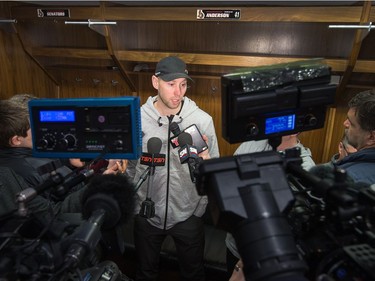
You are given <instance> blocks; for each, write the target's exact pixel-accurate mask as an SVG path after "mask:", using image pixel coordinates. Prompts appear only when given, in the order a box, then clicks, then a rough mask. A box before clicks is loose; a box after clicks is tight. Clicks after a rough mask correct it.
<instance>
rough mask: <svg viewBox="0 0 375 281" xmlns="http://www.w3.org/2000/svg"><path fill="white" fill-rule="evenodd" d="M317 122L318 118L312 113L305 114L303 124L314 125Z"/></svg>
mask: <svg viewBox="0 0 375 281" xmlns="http://www.w3.org/2000/svg"><path fill="white" fill-rule="evenodd" d="M317 123H318V119H316V117H315V116H314V115H312V114H308V115H306V117H305V125H308V126H316V124H317Z"/></svg>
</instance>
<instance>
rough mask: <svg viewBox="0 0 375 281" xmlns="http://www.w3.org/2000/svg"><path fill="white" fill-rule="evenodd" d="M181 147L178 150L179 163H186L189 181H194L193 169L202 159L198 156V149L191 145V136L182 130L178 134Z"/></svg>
mask: <svg viewBox="0 0 375 281" xmlns="http://www.w3.org/2000/svg"><path fill="white" fill-rule="evenodd" d="M178 143H179V144H180V146H181V148H180V149H179V150H178V155H179V157H180V162H181V164H184V163H188V166H189V172H190V178H191V181H192V182H194V183H195V170H196V169H197V166H198V164H199V163H200V162H201V161H202V160H203V159H202V158H201V157H199V156H198V149H197V148H196V147H195V146H193V138H192V137H191V135H190V134H188V133H186V132H182V133H181V134H180V135H179V136H178Z"/></svg>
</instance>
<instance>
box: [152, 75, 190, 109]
mask: <svg viewBox="0 0 375 281" xmlns="http://www.w3.org/2000/svg"><path fill="white" fill-rule="evenodd" d="M154 87H155V85H154ZM187 87H188V84H187V81H186V78H177V79H175V80H172V81H169V82H166V81H163V80H162V79H157V86H156V87H155V88H156V89H157V90H158V92H159V100H160V101H161V102H162V104H163V106H164V107H167V108H168V109H172V110H173V109H179V107H180V105H181V101H182V99H183V97H184V96H185V94H186V90H187Z"/></svg>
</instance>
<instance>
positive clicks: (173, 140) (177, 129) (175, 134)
mask: <svg viewBox="0 0 375 281" xmlns="http://www.w3.org/2000/svg"><path fill="white" fill-rule="evenodd" d="M169 129H170V131H171V132H172V134H173V137H171V138H170V142H171V145H172V147H173V148H176V147H178V146H179V144H178V135H179V134H180V133H181V130H180V126H178V124H177V123H176V122H172V123H171V125H170V126H169Z"/></svg>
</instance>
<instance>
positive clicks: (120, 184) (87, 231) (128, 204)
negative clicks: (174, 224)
mask: <svg viewBox="0 0 375 281" xmlns="http://www.w3.org/2000/svg"><path fill="white" fill-rule="evenodd" d="M134 199H135V198H134V188H133V185H132V184H131V182H130V181H129V179H128V178H127V177H126V176H123V175H96V176H95V177H93V178H92V179H91V181H90V182H89V183H88V187H87V189H86V190H85V192H84V193H83V195H82V200H81V202H82V217H83V218H84V219H85V220H86V221H85V222H84V223H82V224H81V225H80V226H79V227H78V229H77V230H76V231H75V232H74V234H73V235H72V238H71V239H68V240H67V243H66V244H67V245H69V247H68V250H67V252H66V253H65V259H64V264H65V266H66V267H68V268H71V267H73V268H74V267H76V266H77V265H78V264H79V263H80V261H81V260H82V258H83V257H85V255H86V254H87V253H89V252H91V251H93V250H94V249H95V247H96V245H97V244H98V242H99V240H100V239H101V236H102V235H101V229H112V228H113V227H115V226H116V225H119V224H124V223H126V222H127V221H128V219H129V218H130V217H131V216H132V214H133V210H134V206H135V200H134Z"/></svg>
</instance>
